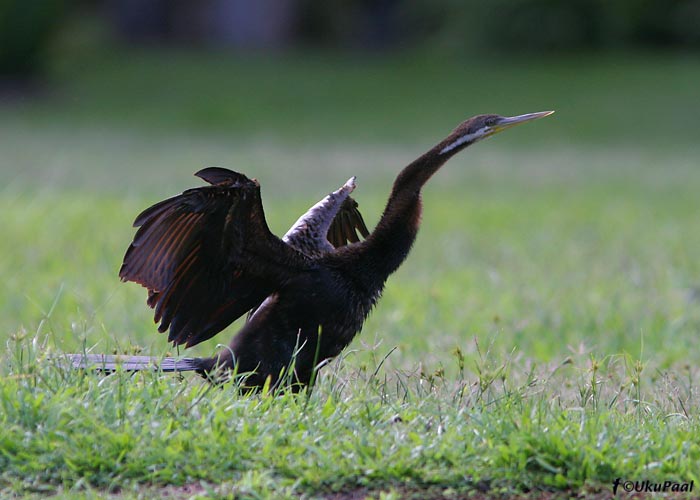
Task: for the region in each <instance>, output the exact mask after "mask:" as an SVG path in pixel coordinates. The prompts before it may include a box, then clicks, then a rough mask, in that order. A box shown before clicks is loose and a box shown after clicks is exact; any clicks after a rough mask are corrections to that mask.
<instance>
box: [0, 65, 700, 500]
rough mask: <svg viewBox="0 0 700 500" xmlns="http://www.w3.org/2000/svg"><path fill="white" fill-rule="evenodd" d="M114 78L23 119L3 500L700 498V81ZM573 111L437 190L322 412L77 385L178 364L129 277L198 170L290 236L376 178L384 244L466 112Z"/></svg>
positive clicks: (1, 334) (293, 70)
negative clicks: (90, 356)
mask: <svg viewBox="0 0 700 500" xmlns="http://www.w3.org/2000/svg"><path fill="white" fill-rule="evenodd" d="M91 57H92V58H91ZM91 57H88V58H87V59H85V60H84V61H77V60H69V59H64V60H63V62H62V63H60V64H57V66H56V68H55V71H54V86H53V87H51V89H52V90H51V91H50V92H49V91H47V92H46V93H44V94H43V95H40V96H38V97H37V98H35V99H27V100H26V101H12V102H5V103H4V104H2V113H1V114H0V152H1V154H0V213H2V214H3V215H2V220H3V222H2V229H3V233H2V234H3V238H2V239H1V240H0V280H1V282H2V284H3V286H2V287H0V313H2V314H0V339H1V340H2V344H3V345H4V346H5V351H4V352H3V353H2V354H0V362H1V366H0V496H3V497H5V496H17V497H27V498H31V497H41V496H43V495H45V494H47V493H52V494H55V495H56V496H57V497H58V498H76V497H77V498H81V497H82V498H102V497H110V496H111V497H114V498H119V499H121V498H145V497H149V496H152V497H159V496H162V495H165V494H169V495H171V496H172V497H174V498H189V497H191V496H195V495H201V496H203V497H212V498H227V497H235V496H242V497H249V498H268V497H273V498H282V497H289V498H297V497H298V496H305V497H320V496H324V495H327V496H328V495H331V494H333V493H334V492H346V493H347V492H355V493H356V494H357V495H358V496H359V495H360V494H367V495H371V496H373V497H374V498H380V497H382V498H404V497H406V496H411V495H413V496H414V497H415V498H425V497H426V496H428V497H430V496H432V497H435V498H440V497H442V496H444V497H447V498H458V497H459V496H460V495H466V494H472V495H476V497H477V498H478V495H482V494H484V495H489V496H494V495H502V496H504V497H511V496H518V495H525V496H531V497H533V498H537V497H538V496H540V495H542V494H545V493H547V492H554V493H555V494H559V495H562V496H567V495H570V494H576V493H581V494H584V493H585V494H589V495H598V496H599V497H600V498H607V497H609V496H610V494H611V488H612V482H613V480H614V479H615V478H618V477H620V478H622V479H623V480H625V479H629V480H645V479H649V480H652V481H664V480H674V481H681V482H684V481H695V482H696V483H700V477H698V473H697V471H698V463H700V446H698V444H697V443H696V441H697V440H696V438H695V437H696V436H697V434H698V431H699V430H700V429H698V423H699V419H698V411H699V406H698V404H699V401H698V394H697V387H696V386H697V384H698V370H697V368H696V366H698V364H700V349H698V347H699V346H698V340H697V339H698V333H700V300H699V299H698V297H699V296H700V292H699V290H700V261H699V260H698V258H697V256H698V255H700V232H699V231H698V220H700V217H699V216H700V205H699V204H698V202H697V193H698V192H699V191H700V172H699V171H698V170H697V163H698V158H700V154H699V150H698V147H697V144H696V137H695V135H696V130H697V126H696V124H694V123H693V116H697V114H698V112H700V109H698V107H699V106H700V102H699V101H698V99H697V95H696V90H695V86H694V84H693V82H696V81H697V80H698V76H700V64H698V63H697V61H694V60H692V59H690V58H687V57H682V56H674V57H670V56H668V55H663V56H662V55H654V54H644V55H642V54H616V55H607V56H592V55H581V56H579V57H577V58H575V60H558V59H541V60H534V61H532V60H531V61H527V62H523V61H500V62H498V63H496V62H491V63H489V62H483V61H482V62H467V61H450V60H445V61H430V60H429V59H428V58H426V57H425V56H415V57H414V56H411V57H409V56H408V55H401V56H398V57H395V58H377V59H374V60H369V61H367V60H361V59H359V58H356V57H353V56H350V55H341V56H338V55H331V54H325V55H304V54H291V55H286V56H277V57H274V58H262V57H259V58H252V57H250V58H243V57H241V56H233V57H232V56H229V55H225V54H205V55H202V54H195V53H181V52H138V53H125V52H117V53H116V54H115V55H114V57H113V58H112V59H108V60H104V61H103V60H102V59H101V58H97V57H96V56H91ZM550 108H551V109H556V110H557V114H556V115H554V116H553V117H551V118H548V119H547V120H542V121H540V122H537V123H534V124H531V125H528V126H527V127H523V128H522V129H516V130H513V131H509V132H508V133H506V134H503V135H502V136H498V137H496V138H494V139H492V140H489V141H487V142H484V143H482V144H479V145H477V146H475V147H474V148H473V149H471V150H468V151H466V152H465V153H463V154H462V155H460V156H459V157H457V158H455V159H454V160H452V161H451V162H450V163H449V164H448V165H447V166H446V167H445V168H444V170H443V171H441V172H439V174H438V175H437V176H436V177H435V179H433V180H431V182H430V184H429V185H428V186H427V188H426V190H425V214H424V224H423V227H422V229H421V232H420V234H419V238H418V241H417V243H416V246H415V247H414V249H413V251H412V253H411V255H410V257H409V259H408V261H407V262H406V264H405V265H404V266H403V267H402V268H401V269H400V270H399V271H398V272H397V274H396V275H395V276H393V277H392V278H391V279H390V281H389V284H388V287H387V290H386V293H385V296H384V298H383V299H382V301H381V302H380V304H379V307H378V308H377V310H376V311H375V312H374V313H373V315H372V316H371V318H370V320H369V321H368V322H367V324H366V326H365V328H364V330H363V332H362V334H361V335H360V336H359V337H358V338H357V340H356V341H355V342H354V343H353V344H352V346H351V347H350V348H349V349H348V350H347V351H346V353H345V355H344V356H343V359H342V360H338V361H336V362H334V363H333V364H332V365H331V366H329V367H327V368H325V369H324V370H323V371H322V375H321V378H320V382H319V385H318V386H317V388H316V389H315V390H314V391H313V393H312V394H310V395H300V396H292V395H284V394H283V395H278V396H277V397H274V398H273V397H267V396H240V395H238V394H237V393H236V390H235V387H233V386H226V387H223V388H211V387H210V386H209V385H207V384H205V383H203V382H201V381H199V380H198V379H196V378H192V377H185V378H183V379H180V378H177V377H172V376H166V375H160V374H142V375H137V376H133V377H132V376H127V375H125V374H117V375H115V376H111V377H107V378H101V377H99V376H96V375H92V374H83V373H78V372H71V371H70V370H67V369H65V368H64V367H62V366H61V365H60V354H61V353H63V352H80V351H82V350H83V349H88V350H91V351H92V352H106V353H109V352H114V351H120V352H122V351H133V350H141V351H143V352H145V353H149V354H152V355H157V356H160V355H164V354H165V353H166V352H168V350H169V347H168V345H167V343H166V341H165V338H164V336H163V335H159V334H157V333H156V332H155V328H154V325H153V323H152V320H151V311H150V310H149V309H147V307H146V306H145V294H144V291H143V289H141V288H140V287H138V286H136V285H133V284H121V283H119V281H118V279H117V276H116V274H117V270H118V268H119V264H120V259H121V257H122V254H123V251H124V250H125V249H126V246H127V244H128V242H129V240H130V238H131V237H132V236H133V229H132V228H131V227H130V224H131V222H132V220H133V218H134V216H135V215H136V214H137V213H138V212H139V210H141V209H143V208H144V207H146V206H147V205H148V204H150V203H153V202H155V201H157V200H159V199H162V198H164V197H166V196H168V195H171V194H173V193H176V192H178V191H180V190H182V189H185V188H187V187H191V186H193V185H196V183H197V182H198V181H197V179H194V178H193V177H191V174H192V172H194V171H195V170H197V169H199V168H201V167H203V166H206V165H214V164H219V165H224V166H228V167H232V168H234V169H239V170H241V171H242V172H245V173H246V174H248V175H250V176H253V177H257V178H258V179H259V180H260V181H261V184H262V186H263V196H264V201H265V209H266V214H267V217H268V220H269V221H270V224H271V227H272V228H273V230H274V231H275V232H277V233H278V234H281V233H283V232H284V231H285V229H286V227H288V226H289V224H291V223H292V222H293V221H294V220H295V219H296V217H297V215H298V214H299V213H300V212H301V211H303V210H304V209H305V208H307V207H308V205H310V204H311V203H313V202H314V201H316V200H317V199H319V198H320V197H321V196H323V195H324V194H326V193H327V192H328V191H329V190H331V189H333V188H335V187H337V186H339V185H340V184H342V182H344V181H345V180H346V179H347V178H348V177H349V176H351V175H357V176H358V190H357V192H356V194H357V196H356V197H357V199H358V201H359V202H360V206H361V209H362V211H363V213H364V214H365V218H366V220H367V222H368V224H369V225H370V226H371V225H373V224H374V223H375V222H376V220H377V218H378V215H379V213H380V212H381V209H382V207H383V203H384V202H385V199H386V195H387V193H388V191H389V188H390V186H391V182H392V179H393V176H394V175H395V174H396V172H397V171H398V169H399V168H400V167H401V166H403V165H404V164H406V163H407V162H408V161H410V160H411V159H413V158H414V157H415V156H417V155H418V154H419V153H420V152H421V151H422V150H424V149H426V148H427V147H429V146H430V145H431V144H432V143H434V142H435V141H437V140H439V139H440V138H441V137H442V136H444V135H445V134H446V133H447V132H449V130H451V128H452V127H453V126H454V125H456V123H457V122H459V121H460V120H461V119H464V118H466V117H468V116H470V115H472V114H475V113H478V112H490V111H495V112H498V113H502V114H516V113H521V112H529V111H539V110H543V109H550ZM235 328H236V327H235V326H234V327H232V328H230V329H229V330H227V331H226V332H224V333H223V334H222V335H221V336H220V338H219V337H217V338H216V339H213V340H212V341H209V342H207V343H204V344H203V345H201V346H197V347H196V348H195V349H194V350H193V351H194V354H195V355H209V354H211V353H212V352H213V351H214V350H215V349H216V345H217V343H225V342H227V341H228V339H229V338H230V336H231V335H232V334H233V332H235ZM394 348H396V349H395V350H394ZM696 487H697V484H696ZM484 491H486V492H487V493H482V492H484ZM528 492H529V493H528Z"/></svg>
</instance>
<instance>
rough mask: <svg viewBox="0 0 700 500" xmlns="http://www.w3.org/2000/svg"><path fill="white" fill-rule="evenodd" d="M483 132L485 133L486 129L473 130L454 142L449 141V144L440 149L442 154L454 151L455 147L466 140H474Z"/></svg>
mask: <svg viewBox="0 0 700 500" xmlns="http://www.w3.org/2000/svg"><path fill="white" fill-rule="evenodd" d="M483 134H484V130H483V129H479V130H477V131H476V132H472V133H471V134H467V135H463V136H461V137H460V138H459V139H457V140H456V141H453V142H451V143H449V144H448V145H447V146H445V147H444V148H442V149H441V150H440V154H441V155H444V154H445V153H449V152H450V151H452V150H453V149H455V148H458V147H459V146H461V145H462V144H464V143H465V142H472V141H474V140H476V139H478V138H479V137H481V136H482V135H483Z"/></svg>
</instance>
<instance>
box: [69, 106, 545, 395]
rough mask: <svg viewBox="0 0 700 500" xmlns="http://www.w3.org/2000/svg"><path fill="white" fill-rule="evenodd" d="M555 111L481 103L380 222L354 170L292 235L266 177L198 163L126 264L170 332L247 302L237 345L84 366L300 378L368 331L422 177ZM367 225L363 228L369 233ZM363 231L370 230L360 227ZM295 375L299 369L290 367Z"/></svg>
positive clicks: (198, 338) (416, 217) (221, 321)
mask: <svg viewBox="0 0 700 500" xmlns="http://www.w3.org/2000/svg"><path fill="white" fill-rule="evenodd" d="M552 113H553V111H544V112H541V113H531V114H526V115H520V116H515V117H502V116H497V115H479V116H475V117H473V118H470V119H469V120H467V121H465V122H463V123H462V124H460V125H459V126H458V127H457V128H456V129H455V130H454V131H453V132H452V133H451V134H450V135H448V136H447V138H445V139H444V140H442V141H441V142H439V143H438V144H437V145H436V146H434V147H433V148H431V149H430V150H429V151H427V152H426V153H425V154H423V155H422V156H420V157H419V158H418V159H416V160H415V161H413V162H412V163H411V164H409V165H408V166H407V167H406V168H404V169H403V170H402V171H401V172H400V173H399V175H398V177H397V178H396V180H395V182H394V186H393V188H392V190H391V194H390V195H389V200H388V201H387V204H386V208H385V209H384V213H383V214H382V216H381V218H380V219H379V222H378V223H377V226H376V228H375V229H374V231H372V232H371V233H370V232H369V231H368V230H367V228H366V227H365V223H364V221H363V220H362V216H361V215H360V212H359V211H358V210H357V203H356V202H355V201H354V200H353V199H352V198H351V197H350V193H351V192H352V191H353V190H354V189H355V178H354V177H352V178H351V179H349V180H348V181H347V182H346V183H345V184H344V185H343V186H342V187H340V189H338V190H337V191H334V192H332V193H331V194H329V195H328V196H326V197H325V198H324V199H322V200H321V201H319V202H318V203H316V204H315V205H314V206H313V207H311V208H310V209H309V210H308V211H307V212H306V213H305V214H304V215H302V216H301V217H300V218H299V220H297V221H296V223H295V224H294V225H293V226H292V227H291V229H290V230H289V231H288V232H287V234H285V235H284V236H283V237H282V238H281V239H280V238H278V237H277V236H275V235H273V234H272V233H271V232H270V229H269V228H268V226H267V222H266V221H265V214H264V212H263V207H262V202H261V198H260V185H259V184H258V182H257V181H256V180H255V179H253V180H251V179H248V177H246V176H245V175H243V174H240V173H236V172H232V171H230V170H227V169H225V168H219V167H213V168H205V169H204V170H200V171H199V172H197V173H196V174H195V175H196V176H197V177H200V178H202V179H203V180H204V181H206V182H207V183H209V184H210V185H209V186H204V187H198V188H194V189H188V190H187V191H185V192H183V193H182V194H180V195H178V196H174V197H172V198H169V199H167V200H164V201H161V202H160V203H156V204H155V205H153V206H152V207H150V208H148V209H146V210H145V211H144V212H142V213H141V214H140V215H139V216H138V217H137V218H136V221H135V222H134V226H135V227H138V228H139V229H138V231H137V232H136V235H135V237H134V241H133V242H132V243H131V245H130V246H129V248H128V249H127V251H126V255H125V256H124V262H123V264H122V267H121V269H120V271H119V276H120V278H121V279H122V280H123V281H133V282H135V283H139V284H141V285H143V286H144V287H145V288H146V289H147V290H148V300H147V303H148V305H149V306H150V307H152V308H153V309H154V310H155V322H156V323H159V327H158V330H159V331H160V332H165V331H169V333H168V340H169V341H170V342H172V343H173V344H174V345H176V346H177V345H184V346H185V347H191V346H194V345H196V344H199V343H200V342H203V341H205V340H207V339H209V338H211V337H212V336H214V335H216V334H217V333H219V332H220V331H221V330H223V329H224V328H226V327H227V326H228V325H229V324H231V323H232V322H233V321H235V320H236V319H237V318H239V317H241V316H243V315H244V314H246V313H247V314H248V316H247V319H246V322H245V324H244V325H243V326H242V328H241V329H240V331H239V332H238V333H237V334H236V336H235V337H234V338H233V340H232V341H231V343H230V344H229V346H228V348H227V349H223V350H222V351H221V352H220V353H219V354H217V355H216V356H214V357H211V358H184V359H174V358H165V359H161V360H159V359H158V358H151V357H148V356H125V357H121V358H119V357H114V356H101V355H74V356H73V357H72V361H73V364H74V365H75V366H80V367H87V366H89V365H90V366H96V367H97V368H101V369H104V370H108V371H109V370H113V369H115V367H116V366H117V365H120V366H122V368H123V369H125V370H140V369H146V368H152V367H155V366H156V365H157V366H158V367H159V368H160V369H162V370H164V371H185V370H196V371H198V372H199V373H201V374H203V375H206V376H212V377H215V378H216V377H219V376H220V374H221V373H226V372H227V371H228V370H233V369H235V372H236V373H238V374H247V378H245V382H244V384H245V386H246V387H251V388H256V387H260V386H262V385H263V384H265V382H266V381H269V383H270V384H271V385H272V386H275V385H277V384H279V382H280V381H281V380H282V379H281V376H282V374H284V373H286V374H287V376H288V377H289V375H290V374H291V375H292V378H291V381H292V382H293V384H295V386H296V387H297V388H298V387H302V386H304V385H307V384H309V383H310V382H311V381H312V380H313V376H314V373H315V368H316V367H318V366H319V365H320V364H321V363H323V362H324V361H326V360H328V359H331V358H333V357H334V356H337V355H338V354H339V353H340V352H341V351H342V350H343V349H344V348H345V347H346V346H347V345H348V344H349V343H350V341H351V340H352V339H353V337H354V336H355V335H356V334H357V333H358V332H359V331H360V329H361V328H362V324H363V323H364V321H365V319H366V318H367V316H368V315H369V313H370V311H371V310H372V308H373V307H374V305H375V304H376V303H377V301H378V300H379V297H380V296H381V294H382V290H383V289H384V284H385V282H386V280H387V278H388V277H389V275H391V274H392V273H393V272H394V271H396V269H397V268H398V267H399V266H400V265H401V263H402V262H403V261H404V260H405V259H406V256H407V255H408V252H409V251H410V249H411V246H412V245H413V242H414V240H415V239H416V234H417V232H418V227H419V225H420V220H421V210H422V203H421V189H422V188H423V185H424V184H425V183H426V182H427V181H428V179H430V177H431V176H432V175H433V174H434V173H435V172H436V171H437V170H438V169H439V168H440V167H441V166H442V165H444V164H445V162H446V161H447V160H449V159H450V158H452V157H453V156H454V155H455V154H457V153H458V152H460V151H461V150H463V149H464V148H466V147H467V146H470V145H472V144H474V143H475V142H477V141H480V140H481V139H485V138H486V137H489V136H492V135H494V134H496V133H498V132H500V131H502V130H505V129H507V128H510V127H512V126H514V125H518V124H521V123H526V122H529V121H532V120H535V119H537V118H542V117H545V116H548V115H550V114H552ZM358 233H359V234H358ZM360 236H362V237H363V238H364V239H362V240H361V239H360ZM287 380H290V379H287Z"/></svg>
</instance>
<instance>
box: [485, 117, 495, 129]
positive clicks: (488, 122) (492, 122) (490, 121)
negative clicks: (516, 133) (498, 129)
mask: <svg viewBox="0 0 700 500" xmlns="http://www.w3.org/2000/svg"><path fill="white" fill-rule="evenodd" d="M495 124H496V118H494V117H493V116H490V117H488V118H487V119H486V120H485V121H484V125H486V126H487V127H493V126H494V125H495Z"/></svg>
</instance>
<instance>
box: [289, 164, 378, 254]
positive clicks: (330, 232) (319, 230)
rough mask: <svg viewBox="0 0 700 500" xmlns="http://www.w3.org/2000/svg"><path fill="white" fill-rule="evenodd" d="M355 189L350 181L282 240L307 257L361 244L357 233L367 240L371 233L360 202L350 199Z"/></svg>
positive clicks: (305, 217) (304, 216)
mask: <svg viewBox="0 0 700 500" xmlns="http://www.w3.org/2000/svg"><path fill="white" fill-rule="evenodd" d="M354 189H355V177H351V178H350V179H348V180H347V182H345V184H343V185H342V186H341V187H340V188H338V189H337V190H335V191H333V192H332V193H330V194H329V195H328V196H326V197H325V198H323V199H322V200H321V201H319V202H318V203H316V204H315V205H314V206H313V207H311V208H309V209H308V210H307V211H306V213H305V214H304V215H302V216H301V217H299V219H297V221H296V222H295V223H294V224H293V225H292V227H291V228H289V231H287V234H285V235H284V236H283V237H282V240H283V241H284V242H285V243H287V244H288V245H289V246H291V247H292V248H294V249H295V250H298V251H299V252H301V253H303V254H304V255H306V256H308V257H320V256H321V255H323V254H325V253H328V252H332V251H333V249H334V248H338V247H339V246H344V245H347V244H348V242H357V241H359V240H360V239H359V237H358V236H357V231H359V232H360V233H361V234H362V236H364V237H367V236H368V235H369V231H367V227H366V226H365V222H364V220H362V215H361V214H360V212H359V210H357V202H356V201H355V200H353V199H352V198H350V193H352V191H353V190H354Z"/></svg>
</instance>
